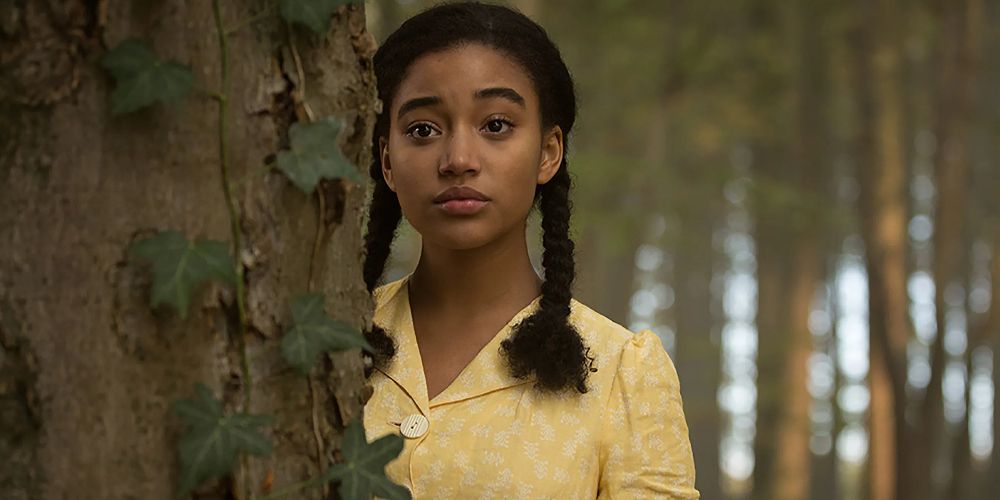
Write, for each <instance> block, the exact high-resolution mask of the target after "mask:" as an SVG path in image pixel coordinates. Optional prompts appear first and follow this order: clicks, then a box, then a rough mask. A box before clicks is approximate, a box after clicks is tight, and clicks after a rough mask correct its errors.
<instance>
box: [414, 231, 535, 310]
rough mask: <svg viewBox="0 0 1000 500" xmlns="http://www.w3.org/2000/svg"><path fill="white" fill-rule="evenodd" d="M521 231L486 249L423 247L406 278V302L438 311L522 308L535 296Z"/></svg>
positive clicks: (533, 272)
mask: <svg viewBox="0 0 1000 500" xmlns="http://www.w3.org/2000/svg"><path fill="white" fill-rule="evenodd" d="M524 233H525V230H524V227H523V226H522V227H521V229H520V230H515V231H511V233H509V234H508V235H507V236H506V237H504V238H501V239H500V240H498V241H495V242H493V243H490V244H489V245H486V246H483V247H479V248H474V249H468V250H453V249H448V248H443V247H439V246H434V245H431V244H428V243H426V242H423V243H422V244H421V250H420V261H419V262H418V263H417V268H416V270H415V271H414V272H413V276H412V277H411V279H410V284H409V287H410V296H411V297H412V298H413V299H411V300H415V301H419V302H421V303H423V304H425V305H432V307H433V308H434V309H437V310H443V311H455V312H468V311H476V310H482V309H484V308H488V307H491V306H492V307H495V306H496V304H497V303H498V302H499V303H507V304H510V303H518V304H522V305H526V304H527V303H528V302H530V301H531V300H533V299H534V298H535V297H537V296H538V295H539V294H540V293H541V283H542V281H541V279H540V278H539V277H538V274H536V273H535V270H534V268H533V267H532V266H531V260H530V259H529V257H528V244H527V239H526V238H525V234H524Z"/></svg>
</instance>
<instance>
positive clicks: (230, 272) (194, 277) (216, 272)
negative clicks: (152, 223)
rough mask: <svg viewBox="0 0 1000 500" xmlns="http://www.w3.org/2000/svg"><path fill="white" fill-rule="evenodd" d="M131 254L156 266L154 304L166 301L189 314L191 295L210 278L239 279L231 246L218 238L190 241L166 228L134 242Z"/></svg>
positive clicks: (220, 279)
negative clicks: (231, 254)
mask: <svg viewBox="0 0 1000 500" xmlns="http://www.w3.org/2000/svg"><path fill="white" fill-rule="evenodd" d="M128 253H129V255H131V256H133V257H135V258H138V259H141V260H145V261H147V262H149V263H151V264H152V266H153V287H152V297H151V300H150V302H151V304H152V306H153V307H156V306H158V305H159V304H162V303H166V304H169V305H171V306H173V308H174V309H175V310H176V311H177V312H178V313H179V314H180V315H181V317H182V318H186V317H187V312H188V305H189V304H190V302H191V294H192V293H193V292H194V290H195V288H197V287H198V286H200V285H201V284H202V283H205V282H206V281H209V280H216V281H220V282H224V283H235V282H236V269H235V266H234V265H233V260H232V258H230V256H229V245H228V244H226V243H222V242H218V241H209V240H198V241H196V242H193V243H192V242H189V241H188V240H187V238H185V237H184V235H183V234H181V233H180V232H178V231H164V232H161V233H159V234H157V235H155V236H151V237H149V238H146V239H144V240H140V241H137V242H135V243H133V244H132V245H131V246H130V247H129V250H128Z"/></svg>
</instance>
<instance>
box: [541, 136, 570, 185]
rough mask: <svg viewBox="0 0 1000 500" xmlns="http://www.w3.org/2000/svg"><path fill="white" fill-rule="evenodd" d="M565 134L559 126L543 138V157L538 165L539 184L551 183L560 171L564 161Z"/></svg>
mask: <svg viewBox="0 0 1000 500" xmlns="http://www.w3.org/2000/svg"><path fill="white" fill-rule="evenodd" d="M563 140H564V138H563V132H562V129H561V128H559V126H558V125H556V126H554V127H552V128H551V129H550V130H549V131H548V132H546V133H545V135H544V136H542V156H541V161H540V162H539V164H538V183H539V184H545V183H546V182H549V180H551V179H552V177H554V176H555V175H556V172H558V171H559V166H560V165H562V159H563Z"/></svg>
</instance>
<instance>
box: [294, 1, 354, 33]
mask: <svg viewBox="0 0 1000 500" xmlns="http://www.w3.org/2000/svg"><path fill="white" fill-rule="evenodd" d="M349 3H354V0H281V17H283V18H285V20H286V21H288V22H290V23H299V24H303V25H305V26H306V27H308V28H309V29H311V30H313V33H316V34H317V35H322V34H324V33H326V30H327V29H328V28H329V27H330V16H332V15H333V11H335V10H337V7H340V6H341V5H347V4H349Z"/></svg>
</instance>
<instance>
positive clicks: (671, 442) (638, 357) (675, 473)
mask: <svg viewBox="0 0 1000 500" xmlns="http://www.w3.org/2000/svg"><path fill="white" fill-rule="evenodd" d="M603 426H604V432H603V446H602V449H601V477H600V484H599V490H598V498H602V499H603V498H614V499H623V498H624V499H631V498H664V499H697V498H699V493H698V490H696V489H695V487H694V476H695V471H694V458H693V456H692V454H691V442H690V440H689V438H688V427H687V422H686V421H685V420H684V408H683V405H682V404H681V393H680V385H679V382H678V380H677V371H676V370H675V369H674V364H673V362H672V361H671V360H670V357H669V356H668V355H667V352H666V351H664V350H663V345H662V344H661V343H660V339H659V338H658V337H657V336H656V334H654V333H653V332H652V331H651V330H643V331H641V332H640V333H637V334H635V336H634V337H633V338H631V339H629V340H628V341H627V342H626V344H625V347H624V349H623V351H622V357H621V362H620V365H619V367H618V371H617V373H616V375H615V379H614V382H613V383H612V386H611V395H610V397H609V399H608V404H607V410H606V413H605V420H604V423H603Z"/></svg>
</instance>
